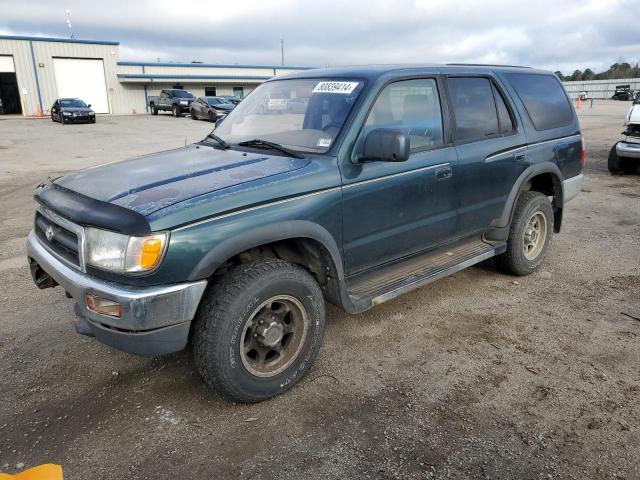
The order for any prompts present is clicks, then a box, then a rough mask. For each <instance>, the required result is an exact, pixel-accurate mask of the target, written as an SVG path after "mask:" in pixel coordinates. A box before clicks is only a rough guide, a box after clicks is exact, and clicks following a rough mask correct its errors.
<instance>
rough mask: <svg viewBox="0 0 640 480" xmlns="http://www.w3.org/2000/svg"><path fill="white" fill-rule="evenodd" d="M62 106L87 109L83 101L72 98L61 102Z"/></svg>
mask: <svg viewBox="0 0 640 480" xmlns="http://www.w3.org/2000/svg"><path fill="white" fill-rule="evenodd" d="M60 106H61V107H79V108H82V107H86V106H87V104H86V103H84V102H83V101H82V100H80V99H79V98H70V99H68V100H60Z"/></svg>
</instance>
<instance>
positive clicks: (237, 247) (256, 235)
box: [189, 220, 344, 280]
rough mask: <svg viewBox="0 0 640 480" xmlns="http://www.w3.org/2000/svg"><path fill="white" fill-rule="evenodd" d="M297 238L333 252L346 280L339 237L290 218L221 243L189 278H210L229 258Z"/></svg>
mask: <svg viewBox="0 0 640 480" xmlns="http://www.w3.org/2000/svg"><path fill="white" fill-rule="evenodd" d="M293 238H308V239H311V240H315V241H317V242H319V243H321V244H322V245H323V246H324V247H325V248H326V249H327V251H328V252H329V254H330V255H331V258H332V260H333V263H334V266H335V268H336V272H337V274H338V279H339V280H343V279H344V269H343V264H342V255H341V253H340V249H339V248H338V244H337V243H336V241H335V239H334V238H333V236H332V235H331V233H329V231H327V230H326V229H325V228H324V227H322V226H321V225H318V224H317V223H314V222H311V221H307V220H287V221H281V222H277V223H273V224H269V225H263V226H260V227H257V228H253V229H250V230H245V231H243V232H242V233H241V234H237V235H235V236H232V237H229V238H227V239H225V240H224V241H222V242H220V243H218V244H217V245H216V246H215V247H213V249H212V250H211V251H209V252H208V253H207V254H206V255H205V256H204V257H203V258H202V259H201V260H200V262H198V264H197V265H196V267H195V268H194V269H193V271H192V272H191V274H190V275H189V280H193V279H198V280H200V279H204V278H208V277H210V276H211V275H212V274H213V272H215V271H216V269H217V268H218V267H219V266H220V265H222V264H223V263H224V262H226V261H227V260H228V259H229V258H231V257H233V256H235V255H237V254H239V253H241V252H244V251H246V250H249V249H251V248H254V247H259V246H260V245H265V244H269V243H273V242H277V241H280V240H287V239H293Z"/></svg>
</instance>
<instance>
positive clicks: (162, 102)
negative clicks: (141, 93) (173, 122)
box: [147, 88, 196, 117]
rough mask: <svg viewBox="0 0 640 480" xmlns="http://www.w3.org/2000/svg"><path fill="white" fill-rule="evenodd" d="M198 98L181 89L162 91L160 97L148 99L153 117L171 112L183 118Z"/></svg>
mask: <svg viewBox="0 0 640 480" xmlns="http://www.w3.org/2000/svg"><path fill="white" fill-rule="evenodd" d="M195 99H196V97H194V96H193V93H191V92H189V91H187V90H182V89H179V88H174V89H167V90H162V91H161V92H160V95H158V96H150V97H149V98H148V99H147V103H148V105H149V110H150V111H151V114H152V115H157V114H158V112H160V111H165V112H171V113H172V114H173V116H174V117H181V116H182V114H183V113H185V112H188V111H189V110H190V107H191V102H193V101H194V100H195Z"/></svg>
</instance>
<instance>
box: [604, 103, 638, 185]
mask: <svg viewBox="0 0 640 480" xmlns="http://www.w3.org/2000/svg"><path fill="white" fill-rule="evenodd" d="M622 135H624V140H621V141H619V142H617V143H616V144H615V145H614V146H613V147H612V148H611V151H610V152H609V161H608V166H609V171H610V172H611V174H612V175H620V174H624V173H633V172H635V171H636V169H637V168H638V167H640V95H639V96H637V97H636V99H635V100H634V101H633V105H631V108H630V109H629V113H627V116H626V117H625V119H624V131H623V132H622Z"/></svg>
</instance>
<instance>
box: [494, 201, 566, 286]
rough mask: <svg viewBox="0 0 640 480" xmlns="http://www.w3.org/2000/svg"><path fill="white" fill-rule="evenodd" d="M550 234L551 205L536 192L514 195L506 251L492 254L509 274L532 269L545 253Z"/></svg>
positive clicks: (527, 271)
mask: <svg viewBox="0 0 640 480" xmlns="http://www.w3.org/2000/svg"><path fill="white" fill-rule="evenodd" d="M552 236H553V208H552V206H551V202H550V201H549V198H548V197H547V196H546V195H544V194H543V193H540V192H533V191H530V192H524V193H523V194H522V195H520V198H518V203H517V204H516V209H515V212H514V214H513V220H512V221H511V227H510V228H509V239H508V240H507V251H506V252H505V253H503V254H502V255H499V256H498V257H496V261H497V263H498V266H499V267H500V268H501V269H502V270H504V271H506V272H507V273H511V274H513V275H518V276H524V275H529V274H530V273H533V272H535V271H536V270H537V269H538V268H540V265H542V261H543V260H544V257H545V256H546V254H547V250H548V249H549V243H550V242H551V237H552Z"/></svg>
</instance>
